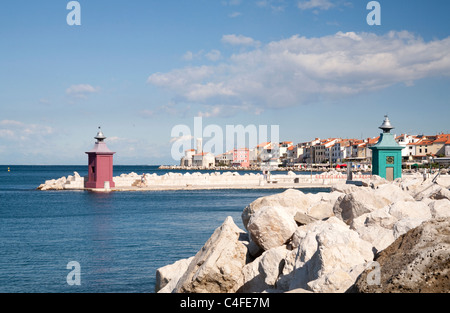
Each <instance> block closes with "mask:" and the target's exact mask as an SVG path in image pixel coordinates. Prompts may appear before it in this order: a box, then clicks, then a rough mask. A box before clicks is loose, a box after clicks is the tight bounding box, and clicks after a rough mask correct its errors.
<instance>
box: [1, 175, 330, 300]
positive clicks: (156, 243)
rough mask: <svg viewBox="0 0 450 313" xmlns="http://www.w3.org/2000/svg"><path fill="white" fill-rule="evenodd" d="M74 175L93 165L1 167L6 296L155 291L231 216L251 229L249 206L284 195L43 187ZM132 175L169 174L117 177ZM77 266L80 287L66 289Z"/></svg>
mask: <svg viewBox="0 0 450 313" xmlns="http://www.w3.org/2000/svg"><path fill="white" fill-rule="evenodd" d="M74 171H77V172H78V173H79V174H80V175H81V176H84V175H87V166H11V171H10V172H8V166H0V292H1V293H5V292H12V293H18V292H26V293H53V292H71V293H75V292H83V293H84V292H93V293H106V292H154V286H155V271H156V269H157V268H159V267H161V266H164V265H167V264H171V263H173V262H175V261H177V260H179V259H181V258H187V257H190V256H193V255H195V253H196V252H197V251H198V250H199V249H200V248H201V247H202V246H203V244H204V243H205V242H206V241H207V240H208V238H209V237H210V236H211V234H212V233H213V232H214V230H215V229H216V228H217V227H219V226H220V225H221V224H222V223H223V221H224V220H225V218H226V217H227V216H231V217H232V218H233V219H234V221H235V223H236V224H237V225H238V226H239V227H240V228H241V229H244V227H243V226H242V221H241V213H242V210H243V209H244V207H245V206H246V205H248V204H249V203H251V202H252V201H253V200H255V199H257V198H259V197H261V196H266V195H270V194H274V193H279V192H281V190H220V191H217V190H215V191H206V190H205V191H152V192H113V193H107V194H102V193H92V192H87V191H45V192H44V191H38V190H36V187H38V186H39V185H40V184H41V183H43V182H44V181H45V180H47V179H54V178H60V177H62V176H66V177H67V176H68V175H73V172H74ZM130 172H136V173H138V174H142V173H157V174H158V175H162V174H164V173H166V172H168V171H166V170H159V169H157V167H152V166H115V167H114V175H115V176H118V175H120V174H121V173H130ZM178 172H184V171H178ZM319 191H324V190H319V189H316V190H308V191H305V192H319ZM71 261H76V262H78V263H79V264H80V266H81V276H80V277H81V285H80V286H69V285H68V284H67V280H66V278H67V276H68V274H69V273H70V272H71V270H72V268H70V269H67V264H68V263H69V262H71Z"/></svg>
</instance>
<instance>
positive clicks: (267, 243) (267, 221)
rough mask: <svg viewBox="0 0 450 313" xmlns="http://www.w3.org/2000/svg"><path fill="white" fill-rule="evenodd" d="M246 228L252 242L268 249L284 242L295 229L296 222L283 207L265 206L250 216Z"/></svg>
mask: <svg viewBox="0 0 450 313" xmlns="http://www.w3.org/2000/svg"><path fill="white" fill-rule="evenodd" d="M247 229H248V231H249V234H250V236H251V240H252V241H253V242H255V243H256V244H257V245H258V246H259V247H261V248H262V249H263V250H269V249H272V248H276V247H279V246H281V245H283V244H285V243H286V242H287V241H288V240H289V239H290V238H291V236H292V234H293V233H294V232H295V230H296V229H297V224H296V223H295V220H294V217H293V216H292V215H291V214H289V213H288V212H286V210H284V208H282V207H274V206H267V207H263V208H261V209H259V210H258V211H257V212H255V213H254V214H253V215H252V216H251V217H250V220H249V222H248V224H247Z"/></svg>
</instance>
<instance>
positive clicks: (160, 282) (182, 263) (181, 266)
mask: <svg viewBox="0 0 450 313" xmlns="http://www.w3.org/2000/svg"><path fill="white" fill-rule="evenodd" d="M193 259H194V257H190V258H188V259H182V260H179V261H176V262H175V263H173V264H169V265H166V266H164V267H161V268H158V269H157V270H156V285H155V292H159V293H171V292H172V291H173V289H174V288H175V286H176V285H177V283H178V280H179V279H180V278H181V276H182V275H183V274H184V272H185V271H186V270H187V268H188V266H189V264H190V263H191V262H192V260H193Z"/></svg>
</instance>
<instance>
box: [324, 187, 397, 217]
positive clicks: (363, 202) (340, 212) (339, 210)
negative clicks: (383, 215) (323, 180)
mask: <svg viewBox="0 0 450 313" xmlns="http://www.w3.org/2000/svg"><path fill="white" fill-rule="evenodd" d="M390 203H391V200H389V199H387V198H385V197H383V196H382V195H378V194H376V193H375V192H374V190H372V189H370V188H364V187H362V188H360V189H359V190H357V191H354V192H351V193H349V194H346V195H345V196H341V197H339V198H338V200H337V201H336V203H335V204H334V206H333V212H334V214H335V215H336V216H337V217H338V218H340V219H342V220H343V221H344V222H345V223H347V224H349V225H350V224H351V223H352V221H353V219H355V218H357V217H358V216H361V215H363V214H365V213H370V212H372V211H375V210H377V209H381V208H383V207H385V206H387V205H389V204H390Z"/></svg>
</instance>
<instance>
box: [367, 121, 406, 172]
mask: <svg viewBox="0 0 450 313" xmlns="http://www.w3.org/2000/svg"><path fill="white" fill-rule="evenodd" d="M379 128H380V129H382V130H383V133H382V134H380V140H379V141H378V142H377V143H376V144H375V145H374V146H373V147H370V149H371V150H372V175H378V176H381V177H383V178H385V179H387V180H389V181H393V180H395V179H396V178H399V177H402V149H404V147H402V146H400V145H399V144H398V143H397V142H396V141H395V138H394V134H391V130H392V129H394V127H393V126H392V125H391V122H390V121H389V118H388V116H387V115H385V119H384V122H383V124H382V125H381V126H380V127H379Z"/></svg>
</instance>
